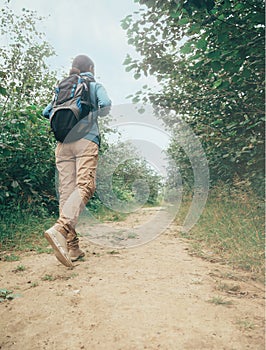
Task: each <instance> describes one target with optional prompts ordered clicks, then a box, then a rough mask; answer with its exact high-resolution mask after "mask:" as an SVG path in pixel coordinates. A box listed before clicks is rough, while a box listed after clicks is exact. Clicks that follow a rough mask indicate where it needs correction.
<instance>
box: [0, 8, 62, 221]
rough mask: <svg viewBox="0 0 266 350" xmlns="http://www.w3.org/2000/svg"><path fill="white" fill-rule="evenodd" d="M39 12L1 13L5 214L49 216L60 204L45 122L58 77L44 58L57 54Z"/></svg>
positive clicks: (0, 179)
mask: <svg viewBox="0 0 266 350" xmlns="http://www.w3.org/2000/svg"><path fill="white" fill-rule="evenodd" d="M40 20H42V18H39V17H38V16H37V15H36V13H35V12H32V11H27V10H23V14H22V15H21V16H18V15H15V14H14V13H13V11H11V10H10V9H9V8H8V7H7V6H6V7H4V8H2V9H1V22H0V29H1V39H2V41H3V42H5V43H6V45H5V46H2V48H1V51H0V74H1V88H0V113H1V114H0V129H1V140H0V147H1V148H0V149H1V158H0V168H1V174H0V206H1V213H2V214H3V213H6V211H7V210H8V211H13V212H14V210H19V209H25V208H30V209H31V210H32V212H35V213H38V214H40V213H44V212H46V209H48V210H52V209H53V208H54V205H55V201H54V197H53V196H52V193H53V191H52V189H53V188H54V181H53V179H54V167H53V163H54V159H53V151H52V147H53V144H54V142H53V140H52V139H51V138H50V137H49V133H48V131H49V128H48V125H47V123H46V121H45V120H44V119H43V118H42V117H41V110H42V105H43V103H44V101H45V100H47V99H48V98H50V97H51V89H52V87H53V85H54V83H55V80H56V78H55V73H53V72H49V70H48V67H47V65H46V63H45V59H46V58H47V57H50V56H51V55H53V54H54V51H53V49H52V48H51V46H50V45H49V44H48V43H47V42H46V41H44V40H43V35H42V34H41V33H39V32H38V31H37V30H36V23H37V22H38V21H40Z"/></svg>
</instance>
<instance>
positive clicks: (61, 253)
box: [44, 227, 73, 267]
mask: <svg viewBox="0 0 266 350" xmlns="http://www.w3.org/2000/svg"><path fill="white" fill-rule="evenodd" d="M44 237H45V238H46V239H47V241H48V242H49V243H50V244H51V246H52V248H53V250H54V253H55V256H56V258H57V260H58V261H60V263H61V264H63V265H65V266H67V267H73V264H72V261H71V259H70V256H69V254H68V249H67V242H66V238H65V237H64V235H63V234H62V233H61V232H59V231H57V230H56V229H55V228H54V227H51V228H49V229H48V230H47V231H45V233H44Z"/></svg>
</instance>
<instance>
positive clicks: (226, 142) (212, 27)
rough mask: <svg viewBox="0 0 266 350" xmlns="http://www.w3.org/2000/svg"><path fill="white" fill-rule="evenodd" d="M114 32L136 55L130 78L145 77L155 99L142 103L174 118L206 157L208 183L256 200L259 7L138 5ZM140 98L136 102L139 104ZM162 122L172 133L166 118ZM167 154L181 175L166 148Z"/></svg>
mask: <svg viewBox="0 0 266 350" xmlns="http://www.w3.org/2000/svg"><path fill="white" fill-rule="evenodd" d="M136 2H139V3H140V4H142V5H145V6H144V7H141V9H140V11H139V13H138V14H134V15H129V16H127V17H126V18H125V19H124V20H123V22H122V27H123V28H124V29H125V30H127V35H128V38H129V40H128V41H129V43H130V44H132V45H134V46H135V48H136V50H137V51H138V52H139V53H140V54H141V58H140V59H132V58H131V57H130V56H127V58H126V60H125V65H126V69H127V70H128V71H130V70H133V71H134V74H135V78H139V77H140V76H141V74H142V73H143V74H145V75H153V76H155V77H156V78H157V80H158V82H159V87H160V89H159V91H151V90H150V89H147V88H146V89H143V91H142V93H140V92H138V93H137V94H136V96H135V97H134V99H133V100H134V101H136V102H137V101H139V100H140V99H142V101H144V102H147V101H149V102H151V103H153V104H154V105H155V106H156V108H158V107H162V108H168V109H171V110H174V111H175V112H176V113H178V114H179V115H181V116H182V118H184V120H185V121H186V122H187V123H189V125H190V126H191V127H192V129H193V131H194V133H195V134H196V135H198V137H199V138H200V140H201V143H202V145H203V147H204V150H205V152H206V155H207V158H208V161H209V166H210V171H211V179H212V182H213V183H216V182H217V181H218V180H219V179H220V180H223V181H226V182H229V183H232V182H233V181H234V179H236V178H237V179H238V181H244V182H247V183H248V182H249V183H252V185H253V186H254V188H256V190H257V191H258V192H262V186H263V185H262V184H263V178H264V74H265V72H264V27H265V23H264V21H265V19H264V1H262V0H244V1H241V2H239V1H236V0H216V1H214V0H202V1H195V0H183V1H173V0H167V1H162V0H148V1H144V0H139V1H136ZM143 94H144V97H143ZM163 119H164V122H165V123H166V125H167V126H169V127H171V129H174V127H175V123H176V119H175V117H173V114H170V113H169V114H167V115H166V114H164V116H163ZM169 152H170V154H171V155H172V156H173V158H175V159H176V160H177V161H178V163H179V164H182V163H183V164H184V165H185V168H187V164H188V159H186V157H185V155H184V154H182V150H181V151H180V147H178V145H177V144H176V143H173V144H172V145H171V147H170V150H169Z"/></svg>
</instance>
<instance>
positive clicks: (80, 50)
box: [0, 0, 155, 105]
mask: <svg viewBox="0 0 266 350" xmlns="http://www.w3.org/2000/svg"><path fill="white" fill-rule="evenodd" d="M4 2H5V1H4V0H0V4H1V7H2V6H3V4H4ZM9 6H10V7H11V8H12V9H15V11H16V13H18V14H19V13H21V9H22V8H23V7H24V8H26V9H30V10H36V11H37V13H38V15H41V16H45V17H47V16H49V15H50V16H49V17H47V19H46V20H44V21H43V22H42V26H41V28H40V31H43V32H44V33H45V34H46V40H47V41H48V42H49V43H50V44H51V45H52V46H53V47H54V49H55V51H56V54H57V56H56V57H54V58H53V59H50V60H49V64H50V66H51V68H52V69H55V70H57V71H59V72H61V71H63V72H68V70H69V68H70V66H71V61H72V59H73V58H74V57H75V56H76V55H78V54H87V55H88V56H90V57H91V58H92V59H93V61H94V62H95V65H96V78H97V80H98V81H100V82H101V83H102V84H103V85H104V86H105V87H106V90H107V91H108V94H109V96H110V98H111V100H112V101H113V105H118V104H122V103H129V102H130V100H129V99H126V96H128V95H130V94H134V93H135V92H137V91H138V90H140V89H141V87H142V86H143V85H145V84H149V85H151V86H153V85H155V81H154V80H153V79H151V78H149V79H145V78H143V79H142V78H141V79H139V80H135V79H134V78H133V73H132V72H125V66H123V61H124V59H125V57H126V54H127V53H130V54H132V55H133V56H136V53H135V51H134V48H133V47H132V46H129V45H128V44H127V37H126V32H125V31H124V30H123V29H122V28H121V25H120V21H121V20H122V19H123V18H124V17H126V16H127V15H129V14H132V13H133V12H134V11H136V10H138V8H139V4H136V3H134V0H115V1H110V0H97V1H95V0H74V1H67V0H23V1H21V0H11V2H10V4H9Z"/></svg>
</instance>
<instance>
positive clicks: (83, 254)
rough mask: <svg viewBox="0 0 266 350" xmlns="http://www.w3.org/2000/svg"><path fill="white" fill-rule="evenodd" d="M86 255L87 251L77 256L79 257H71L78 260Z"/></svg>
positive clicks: (72, 259)
mask: <svg viewBox="0 0 266 350" xmlns="http://www.w3.org/2000/svg"><path fill="white" fill-rule="evenodd" d="M84 256H85V253H82V254H80V255H79V256H77V257H70V259H71V261H73V262H74V261H77V260H79V259H81V258H84Z"/></svg>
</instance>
